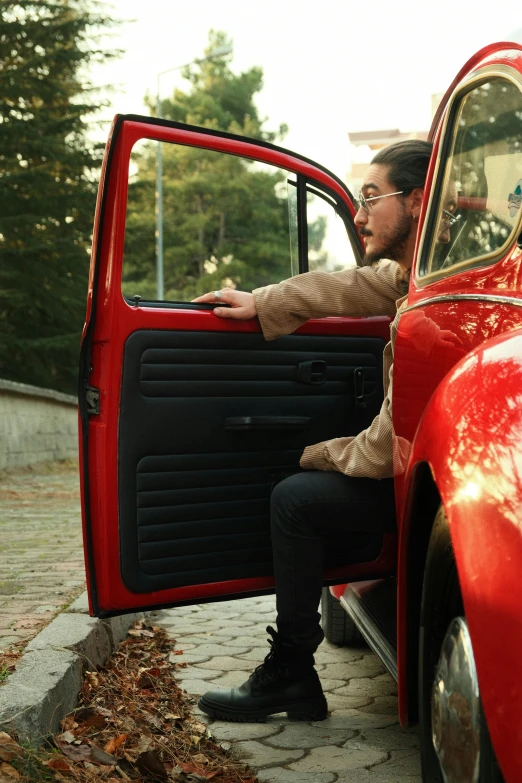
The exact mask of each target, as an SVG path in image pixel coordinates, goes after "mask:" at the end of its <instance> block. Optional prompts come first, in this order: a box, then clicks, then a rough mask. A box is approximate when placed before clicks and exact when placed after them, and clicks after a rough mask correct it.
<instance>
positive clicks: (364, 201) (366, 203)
mask: <svg viewBox="0 0 522 783" xmlns="http://www.w3.org/2000/svg"><path fill="white" fill-rule="evenodd" d="M402 193H404V190H396V191H395V192H394V193H385V194H384V195H383V196H368V198H366V197H365V196H363V194H362V193H361V192H359V197H358V198H356V199H355V204H356V206H357V207H358V210H359V209H363V210H364V211H365V212H366V214H367V215H369V214H370V207H372V206H373V202H374V201H377V199H380V198H388V196H400V195H401V194H402ZM370 202H372V203H370Z"/></svg>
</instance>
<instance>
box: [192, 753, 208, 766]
mask: <svg viewBox="0 0 522 783" xmlns="http://www.w3.org/2000/svg"><path fill="white" fill-rule="evenodd" d="M192 758H193V759H194V761H197V763H198V764H208V759H207V757H206V756H205V754H204V753H196V754H195V755H194V756H192Z"/></svg>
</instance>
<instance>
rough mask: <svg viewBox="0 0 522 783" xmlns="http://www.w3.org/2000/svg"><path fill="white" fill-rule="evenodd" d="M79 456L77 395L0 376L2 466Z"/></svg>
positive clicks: (0, 455) (8, 466)
mask: <svg viewBox="0 0 522 783" xmlns="http://www.w3.org/2000/svg"><path fill="white" fill-rule="evenodd" d="M77 456H78V414H77V400H76V397H72V396H71V395H70V394H61V393H60V392H55V391H52V390H51V389H40V388H39V387H37V386H29V385H27V384H25V383H13V382H12V381H4V380H2V379H0V470H2V469H4V468H11V467H17V466H20V465H31V464H33V463H34V462H41V461H43V460H59V459H67V458H68V457H73V458H76V457H77Z"/></svg>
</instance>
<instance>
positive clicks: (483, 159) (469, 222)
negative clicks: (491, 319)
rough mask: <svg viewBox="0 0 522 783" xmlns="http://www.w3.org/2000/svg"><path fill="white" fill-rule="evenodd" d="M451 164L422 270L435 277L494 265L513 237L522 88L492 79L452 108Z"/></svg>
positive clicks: (520, 180) (521, 150) (521, 167)
mask: <svg viewBox="0 0 522 783" xmlns="http://www.w3.org/2000/svg"><path fill="white" fill-rule="evenodd" d="M452 116H453V119H452V121H450V123H449V124H448V126H447V129H446V138H449V137H450V136H451V142H450V146H449V151H448V155H447V160H446V165H445V167H444V170H443V172H442V176H441V178H440V179H439V182H440V185H439V197H438V203H437V204H436V205H435V208H434V209H435V211H433V212H432V214H433V218H432V222H431V223H430V224H429V225H430V226H431V228H429V229H428V230H430V232H431V237H432V239H431V243H430V246H429V248H427V250H426V254H425V256H424V258H422V259H421V264H420V272H419V276H420V277H422V276H430V275H431V276H435V277H436V278H437V279H438V278H439V277H441V276H444V275H446V274H453V273H454V272H457V271H459V270H460V269H462V268H468V267H470V266H477V265H482V264H487V263H493V262H494V261H495V260H497V259H498V257H499V255H500V254H501V252H502V250H503V249H504V248H505V247H506V246H507V244H508V243H509V242H510V241H512V238H513V234H514V232H515V229H516V227H517V225H518V224H519V216H520V204H521V195H522V142H521V139H522V137H521V135H520V127H521V120H522V94H521V91H520V87H519V86H518V84H515V83H514V82H512V81H510V80H508V79H506V78H491V79H490V80H489V81H485V82H483V83H481V84H479V85H478V86H476V87H475V88H474V89H472V90H470V91H469V92H468V93H466V94H465V95H464V96H463V97H462V98H461V100H460V102H459V103H458V104H457V106H456V108H455V109H454V110H453V115H452Z"/></svg>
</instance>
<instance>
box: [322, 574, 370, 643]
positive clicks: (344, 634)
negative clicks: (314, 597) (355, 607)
mask: <svg viewBox="0 0 522 783" xmlns="http://www.w3.org/2000/svg"><path fill="white" fill-rule="evenodd" d="M321 624H322V626H323V631H324V636H325V639H326V640H327V641H328V642H331V643H332V644H336V645H337V646H338V647H359V646H360V645H362V644H365V642H364V639H363V637H362V636H361V633H360V631H359V629H358V628H357V626H356V625H355V623H354V621H353V620H352V618H351V617H350V615H349V614H347V613H346V611H345V610H344V609H343V607H342V605H341V602H340V601H339V599H338V598H335V596H333V595H332V594H331V592H330V589H329V588H328V587H323V592H322V595H321Z"/></svg>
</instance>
